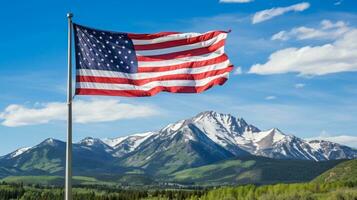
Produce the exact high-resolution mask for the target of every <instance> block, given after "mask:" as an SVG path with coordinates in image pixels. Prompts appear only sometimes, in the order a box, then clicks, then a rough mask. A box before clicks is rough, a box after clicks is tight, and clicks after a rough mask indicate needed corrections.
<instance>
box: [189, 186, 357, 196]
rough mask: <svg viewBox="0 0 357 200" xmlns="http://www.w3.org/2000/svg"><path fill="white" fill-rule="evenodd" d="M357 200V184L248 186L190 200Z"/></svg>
mask: <svg viewBox="0 0 357 200" xmlns="http://www.w3.org/2000/svg"><path fill="white" fill-rule="evenodd" d="M218 199H225V200H290V199H294V200H357V182H333V183H296V184H276V185H264V186H255V185H246V186H239V187H225V188H219V189H215V190H211V191H209V192H208V193H207V194H206V195H204V196H202V197H201V198H199V197H192V198H191V199H190V200H218Z"/></svg>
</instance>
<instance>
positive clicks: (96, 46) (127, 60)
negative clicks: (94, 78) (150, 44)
mask: <svg viewBox="0 0 357 200" xmlns="http://www.w3.org/2000/svg"><path fill="white" fill-rule="evenodd" d="M73 26H74V34H75V49H76V66H77V69H93V70H107V71H117V72H124V73H136V72H137V70H138V61H137V58H136V54H135V49H134V44H133V42H132V40H131V39H130V38H129V37H128V35H127V34H126V33H118V32H109V31H101V30H96V29H92V28H88V27H84V26H80V25H77V24H74V25H73Z"/></svg>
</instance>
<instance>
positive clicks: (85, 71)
mask: <svg viewBox="0 0 357 200" xmlns="http://www.w3.org/2000/svg"><path fill="white" fill-rule="evenodd" d="M229 65H230V62H229V60H226V61H224V62H221V63H218V64H214V65H207V66H203V67H198V68H183V69H176V70H171V71H165V72H146V73H133V74H128V73H121V72H115V71H105V70H91V69H79V70H77V75H79V76H96V77H108V78H127V79H133V80H138V79H145V78H156V77H160V76H166V75H173V74H199V73H204V72H208V71H212V70H219V69H224V68H227V67H228V66H229Z"/></svg>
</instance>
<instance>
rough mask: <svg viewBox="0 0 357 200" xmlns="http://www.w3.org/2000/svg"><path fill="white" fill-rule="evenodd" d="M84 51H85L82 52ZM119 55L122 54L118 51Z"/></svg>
mask: <svg viewBox="0 0 357 200" xmlns="http://www.w3.org/2000/svg"><path fill="white" fill-rule="evenodd" d="M82 51H83V50H82ZM118 53H119V54H121V51H118Z"/></svg>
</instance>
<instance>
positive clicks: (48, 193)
mask: <svg viewBox="0 0 357 200" xmlns="http://www.w3.org/2000/svg"><path fill="white" fill-rule="evenodd" d="M204 194H205V191H204V190H139V189H135V190H132V189H120V188H115V187H109V186H102V185H98V186H93V185H91V186H87V187H77V188H74V189H73V199H74V200H146V199H152V198H153V199H160V200H161V199H163V200H166V199H177V200H185V199H189V198H190V197H193V196H194V197H201V196H202V195H204ZM10 199H16V200H63V199H64V191H63V188H58V187H46V186H41V185H26V186H24V185H23V184H16V183H11V184H9V183H5V182H2V183H0V200H10Z"/></svg>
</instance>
